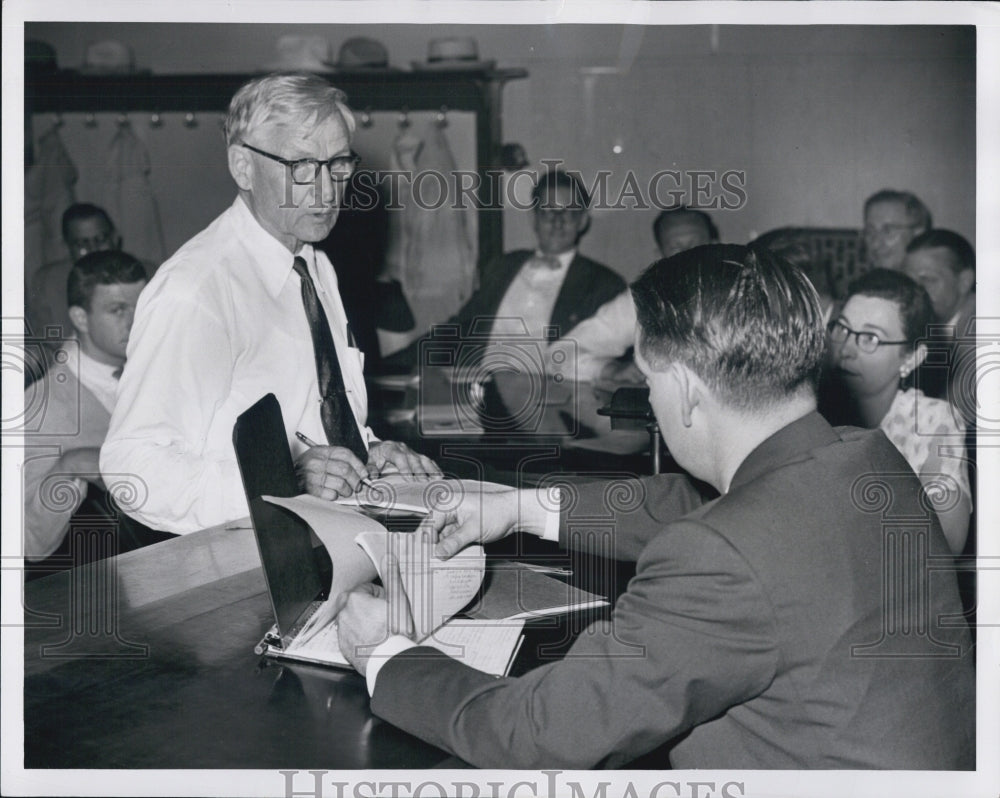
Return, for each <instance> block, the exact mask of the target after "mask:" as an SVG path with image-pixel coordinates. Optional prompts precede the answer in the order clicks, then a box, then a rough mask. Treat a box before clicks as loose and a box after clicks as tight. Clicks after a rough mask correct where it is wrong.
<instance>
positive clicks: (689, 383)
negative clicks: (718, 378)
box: [669, 363, 701, 427]
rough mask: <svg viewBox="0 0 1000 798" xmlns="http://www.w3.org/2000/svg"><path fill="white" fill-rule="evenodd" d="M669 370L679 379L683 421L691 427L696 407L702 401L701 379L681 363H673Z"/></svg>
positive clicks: (686, 425)
mask: <svg viewBox="0 0 1000 798" xmlns="http://www.w3.org/2000/svg"><path fill="white" fill-rule="evenodd" d="M669 371H670V373H671V375H672V376H673V378H674V379H675V380H676V381H677V387H678V396H679V398H680V401H681V421H683V423H684V426H685V427H690V426H691V424H692V423H693V422H692V416H693V415H694V409H695V408H696V407H697V406H698V405H699V404H700V403H701V380H699V379H698V378H697V376H695V375H694V374H692V373H691V372H690V371H689V370H688V369H687V367H685V366H684V365H683V364H681V363H671V364H670V366H669Z"/></svg>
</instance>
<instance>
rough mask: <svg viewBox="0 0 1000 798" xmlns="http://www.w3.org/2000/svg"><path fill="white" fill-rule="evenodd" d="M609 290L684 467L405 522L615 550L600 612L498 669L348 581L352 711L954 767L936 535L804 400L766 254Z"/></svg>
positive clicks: (798, 356) (809, 764)
mask: <svg viewBox="0 0 1000 798" xmlns="http://www.w3.org/2000/svg"><path fill="white" fill-rule="evenodd" d="M632 293H633V296H634V298H635V304H636V308H637V311H638V322H639V323H638V331H637V336H636V345H635V348H636V359H637V362H638V364H639V367H640V368H641V370H642V371H643V373H644V374H645V376H646V380H647V382H648V383H649V387H650V403H651V404H652V407H653V410H654V412H655V413H656V417H657V420H658V421H659V424H660V428H661V430H662V432H663V435H664V438H665V440H666V443H667V445H668V446H669V448H670V451H671V454H672V455H673V456H674V458H675V459H676V460H677V462H678V463H679V464H680V465H681V466H683V467H684V468H685V470H686V471H687V472H688V474H689V475H690V477H689V476H687V475H666V476H658V477H651V478H648V479H645V480H640V481H636V482H630V483H625V484H621V483H619V484H618V486H617V489H616V486H615V483H610V484H604V485H602V484H599V483H598V484H592V485H581V486H578V488H577V489H576V490H571V489H570V488H569V487H562V488H560V489H559V491H560V493H561V494H562V495H561V498H560V499H559V502H558V504H557V505H554V504H553V502H552V501H551V498H552V491H551V490H549V491H546V492H544V494H543V493H541V492H539V491H536V490H534V489H532V490H522V491H518V490H513V489H512V490H510V491H509V492H506V493H491V494H484V495H482V496H478V497H477V496H469V497H467V498H466V499H465V501H463V503H462V504H460V505H459V506H458V507H457V508H455V509H453V510H450V511H449V512H446V513H436V514H434V515H433V517H432V518H431V520H430V521H429V522H428V523H427V526H429V527H430V528H431V529H432V531H433V532H435V533H437V534H438V535H439V538H438V542H437V550H438V554H439V555H440V556H442V557H447V556H451V554H453V553H454V552H456V551H458V550H460V549H461V548H463V547H464V546H465V545H467V544H469V543H471V542H473V541H475V542H480V541H491V540H496V539H498V538H500V537H503V536H504V535H507V534H510V533H511V532H512V531H514V530H522V531H526V532H529V533H535V534H538V535H540V536H542V537H544V538H554V537H556V536H558V539H559V541H560V543H562V544H563V545H565V546H571V547H580V546H589V547H591V548H593V550H595V551H600V550H601V547H608V548H610V550H613V551H614V552H615V554H616V556H617V557H619V558H621V559H634V560H636V561H637V566H636V576H635V578H634V579H633V580H632V581H630V583H629V585H628V589H627V590H626V592H625V593H624V594H623V595H622V596H621V598H620V599H619V600H618V602H617V604H616V606H615V609H614V613H613V616H612V625H611V629H610V630H608V629H607V628H605V627H602V626H601V625H594V626H592V627H590V628H588V629H587V630H585V631H584V632H583V633H582V634H581V635H580V636H579V637H578V638H577V640H576V641H575V643H574V644H573V647H572V648H571V649H570V651H569V653H568V654H567V656H566V657H565V659H563V660H561V661H558V662H552V663H550V664H546V665H543V666H541V667H539V668H536V669H535V670H532V671H529V672H528V673H526V674H525V675H523V676H521V677H519V678H507V679H499V680H498V679H493V678H491V677H489V676H487V675H484V674H482V673H478V672H476V671H474V670H472V669H470V668H468V667H466V666H464V665H462V664H460V663H458V662H457V661H455V660H453V659H450V658H449V657H447V656H445V655H444V654H441V653H440V652H437V651H436V650H434V649H431V648H428V647H422V646H415V644H414V643H413V642H412V641H410V640H409V639H408V638H407V637H406V636H404V635H402V634H394V633H395V632H397V631H405V629H402V628H401V627H400V626H399V624H396V625H389V624H388V623H387V620H386V619H387V617H389V612H388V609H389V608H388V607H387V604H386V601H385V600H384V598H383V597H382V596H380V595H379V591H378V590H377V589H374V588H369V589H367V590H365V591H357V592H354V593H351V594H348V595H347V596H346V597H345V598H344V602H345V604H344V609H343V610H342V612H341V615H340V627H339V628H340V645H341V650H342V651H343V652H344V654H345V655H346V656H347V657H348V658H349V659H350V660H351V662H352V663H353V664H354V665H355V667H356V668H358V670H359V671H361V672H363V673H366V678H367V681H368V689H369V691H370V692H371V694H372V709H373V711H374V712H375V713H376V714H377V715H379V716H380V717H382V718H384V719H386V720H387V721H389V722H391V723H394V724H396V725H397V726H400V727H401V728H403V729H405V730H407V731H409V732H411V733H413V734H415V735H417V736H419V737H421V738H423V739H425V740H427V741H429V742H431V743H433V744H435V745H439V746H441V747H443V748H446V749H448V750H450V751H452V752H454V753H455V754H456V755H458V756H459V757H462V758H463V759H465V760H467V761H469V762H471V763H473V764H475V765H479V766H484V767H504V768H544V767H554V768H590V767H595V766H605V767H616V766H621V765H624V764H626V763H628V762H629V761H631V760H633V759H635V758H636V757H639V756H641V755H644V754H650V753H651V752H652V754H653V755H654V756H656V755H662V758H661V759H659V760H658V761H659V762H661V763H662V765H666V764H667V758H668V757H669V763H670V765H672V766H673V767H675V768H818V769H834V768H893V769H942V770H946V769H956V768H970V767H973V766H974V758H975V740H974V729H975V708H974V670H973V663H972V654H971V652H970V645H969V634H968V629H967V627H966V626H965V625H964V624H963V623H959V624H956V625H952V626H944V625H942V624H940V623H939V619H940V618H943V617H947V616H949V615H951V617H952V618H955V617H957V615H953V614H957V613H959V612H960V605H959V600H958V594H957V590H956V586H955V579H954V574H952V573H948V574H942V573H935V575H934V578H933V579H931V577H930V571H929V565H930V558H932V557H937V556H938V555H940V556H941V558H942V559H941V560H940V562H944V561H945V560H944V559H943V558H944V557H945V556H946V554H947V551H948V549H947V544H946V543H945V540H944V537H943V534H942V532H941V527H940V524H939V523H938V520H937V518H936V517H935V516H934V515H933V514H932V513H929V512H928V511H927V510H925V509H923V507H924V504H923V502H922V496H921V488H920V483H919V481H918V479H917V477H916V476H915V475H914V474H913V472H912V471H911V470H910V468H909V467H908V466H907V465H906V462H905V461H904V460H903V458H902V456H901V455H899V453H898V452H897V451H896V449H895V448H894V447H893V446H892V444H891V443H889V441H888V440H887V439H886V438H885V436H884V435H883V434H882V433H881V432H880V431H878V430H874V431H867V430H856V429H834V428H832V427H830V426H829V425H828V424H827V423H826V421H824V420H823V418H822V417H821V416H819V415H818V414H817V413H816V393H815V390H816V389H815V385H816V380H817V376H818V372H819V367H820V360H821V357H822V353H823V346H824V330H823V323H822V312H821V309H820V306H819V302H818V298H817V295H816V292H815V291H814V290H813V288H812V287H811V285H810V284H809V282H808V280H807V279H806V278H805V276H804V275H803V274H802V272H800V271H799V270H797V269H795V268H794V267H792V266H791V265H789V264H788V263H787V262H784V261H782V260H780V259H779V258H777V257H776V256H774V255H772V254H770V253H769V252H767V251H766V250H759V251H755V250H751V249H748V248H746V247H741V246H732V245H708V246H702V247H697V248H695V249H692V250H689V251H687V252H684V253H681V254H679V255H676V256H674V257H673V258H669V259H665V260H662V261H659V262H657V263H655V264H654V265H653V266H651V267H650V268H649V269H648V270H647V271H646V272H645V273H644V274H643V275H642V276H641V277H640V278H639V280H638V281H637V282H636V283H635V284H634V285H633V287H632ZM691 477H693V478H696V479H698V480H702V481H704V482H707V483H709V484H710V485H711V486H712V487H714V488H715V489H716V490H717V491H718V493H719V494H720V495H719V497H718V498H716V499H713V500H711V501H707V502H706V501H705V500H703V499H702V498H701V496H700V495H699V493H698V492H697V491H696V490H695V487H694V483H693V482H692V481H691V479H690V478H691ZM625 487H627V488H629V490H623V488H625ZM626 495H631V496H634V497H636V500H635V501H634V502H631V507H625V506H623V505H624V504H625V503H626V502H623V501H622V497H623V496H626ZM901 518H905V519H907V521H906V524H905V525H904V526H901V525H900V522H899V520H898V519H901ZM911 520H912V521H913V523H911ZM918 552H925V554H919V555H918ZM935 561H938V560H935ZM894 568H895V569H896V570H893V569H894ZM939 577H941V578H939ZM391 583H392V580H390V584H391ZM393 609H394V610H395V609H397V608H393ZM918 616H919V620H918ZM393 617H399V616H398V615H395V616H393ZM904 619H909V621H908V622H907V625H906V627H905V628H906V629H909V630H911V632H912V633H907V634H906V635H902V634H900V633H899V632H900V630H901V629H902V628H903V625H902V622H903V620H904ZM911 623H912V624H913V626H912V627H911V626H910V625H909V624H911ZM918 625H919V628H920V629H922V630H925V631H922V632H919V633H918V632H917V631H916V630H917V628H918ZM376 644H377V645H376ZM366 646H367V648H366ZM372 646H375V647H374V648H372ZM646 761H647V762H648V761H649V760H648V759H647V760H646Z"/></svg>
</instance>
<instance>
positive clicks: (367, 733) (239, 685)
mask: <svg viewBox="0 0 1000 798" xmlns="http://www.w3.org/2000/svg"><path fill="white" fill-rule="evenodd" d="M513 540H514V539H508V541H506V543H507V545H508V546H510V544H511V543H512V542H513ZM538 543H539V544H540V545H543V546H551V544H542V542H540V541H539V542H538ZM24 600H25V622H26V629H25V649H24V670H25V683H24V766H25V767H26V768H127V769H142V768H157V769H163V768H186V769H189V768H212V769H216V768H230V769H231V768H265V769H315V770H344V769H358V770H361V769H371V768H394V769H406V768H427V767H461V766H463V764H464V763H462V762H460V761H459V760H456V759H454V758H452V757H450V756H449V755H448V754H447V753H446V752H444V751H442V750H440V749H437V748H435V747H433V746H430V745H427V744H425V743H423V742H421V741H420V740H418V739H416V738H414V737H411V736H410V735H408V734H406V733H405V732H402V731H400V730H399V729H396V728H394V727H393V726H391V725H389V724H386V723H383V722H382V721H380V720H379V719H378V718H375V717H374V716H373V715H372V714H371V712H370V710H369V699H368V694H367V691H366V688H365V683H364V679H363V678H362V677H361V676H359V675H358V674H356V673H354V672H353V671H338V670H333V669H324V668H315V667H312V666H308V665H287V664H281V663H277V662H275V661H270V660H266V659H263V658H261V657H258V656H256V655H255V654H254V653H253V647H254V644H255V643H257V642H258V641H259V640H260V638H261V636H262V635H263V633H264V632H265V631H266V630H267V629H268V627H269V626H270V625H271V623H272V622H273V618H272V615H271V609H270V605H269V602H268V598H267V594H266V592H265V585H264V578H263V574H262V571H261V570H260V560H259V557H258V554H257V548H256V543H255V541H254V538H253V532H252V530H250V529H249V528H248V527H247V526H246V525H242V527H241V528H214V529H208V530H204V531H201V532H197V533H194V534H191V535H185V536H182V537H178V538H175V539H171V540H168V541H166V542H164V543H158V544H156V545H153V546H149V547H146V548H144V549H140V550H137V551H133V552H129V553H127V554H123V555H120V556H118V557H114V558H111V559H108V560H104V561H100V562H97V563H93V564H91V565H88V566H83V567H80V568H77V569H74V570H72V571H68V572H64V573H60V574H57V575H54V576H50V577H46V578H44V579H39V580H36V581H33V582H30V583H28V584H27V585H26V586H25V591H24ZM582 625H583V624H582V623H581V621H580V619H579V618H576V619H574V618H573V617H572V616H571V617H570V618H568V619H567V618H563V619H560V620H559V621H558V622H556V623H555V625H553V622H552V621H551V620H549V621H548V622H547V624H546V623H543V624H541V625H540V626H539V627H538V628H535V629H533V630H531V631H530V632H529V634H528V637H527V639H526V641H525V645H524V646H523V647H522V653H521V655H520V656H519V658H518V661H517V663H516V668H515V672H518V673H519V672H523V671H524V670H527V669H529V668H531V667H534V665H537V664H538V662H539V661H540V659H539V657H538V656H537V652H539V651H545V649H543V648H542V647H541V646H540V644H539V641H541V640H547V641H548V649H549V651H548V653H547V654H545V655H544V658H546V659H548V658H551V657H552V656H554V655H555V656H558V653H556V654H553V653H552V651H551V649H552V645H551V644H552V642H553V641H557V642H558V645H557V646H556V651H557V652H558V651H559V650H560V649H559V646H562V649H561V650H565V647H566V646H568V645H569V643H570V641H571V639H572V632H578V631H579V630H580V628H582ZM570 627H572V628H570Z"/></svg>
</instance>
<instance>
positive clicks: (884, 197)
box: [864, 188, 933, 230]
mask: <svg viewBox="0 0 1000 798" xmlns="http://www.w3.org/2000/svg"><path fill="white" fill-rule="evenodd" d="M880 202H900V203H902V204H903V206H904V207H905V208H906V213H907V215H908V216H909V217H910V218H911V219H913V222H914V224H916V225H917V226H918V227H922V228H923V229H924V230H930V229H931V224H932V222H933V220H932V219H931V212H930V210H929V209H928V208H927V206H926V205H924V203H923V202H921V200H920V197H918V196H917V195H916V194H914V193H912V192H910V191H897V190H896V189H894V188H883V189H882V190H881V191H876V192H875V193H874V194H872V195H871V196H870V197H869V198H868V199H866V200H865V211H864V213H865V216H867V215H868V209H869V208H870V207H871V206H872V205H877V204H878V203H880Z"/></svg>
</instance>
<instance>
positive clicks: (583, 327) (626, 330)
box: [566, 291, 636, 382]
mask: <svg viewBox="0 0 1000 798" xmlns="http://www.w3.org/2000/svg"><path fill="white" fill-rule="evenodd" d="M635 325H636V313H635V303H634V302H633V301H632V294H631V292H629V291H623V292H622V293H620V294H619V295H618V296H616V297H615V298H614V299H612V300H611V301H610V302H605V303H604V304H603V305H601V306H600V307H599V308H598V309H597V312H596V313H595V314H594V315H593V316H591V317H590V318H589V319H584V320H583V321H581V322H580V323H579V324H577V325H576V327H574V328H573V329H572V330H570V331H569V333H567V334H566V339H568V340H571V341H574V342H575V343H576V357H577V360H576V378H577V379H578V380H579V381H581V382H591V381H593V380H596V379H597V378H598V377H599V376H600V375H601V370H602V369H603V368H604V367H605V366H606V365H607V364H608V363H609V362H611V361H612V360H614V359H615V358H616V357H620V356H621V355H624V354H625V352H626V351H627V350H628V348H629V347H630V346H632V343H633V341H634V340H635Z"/></svg>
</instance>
